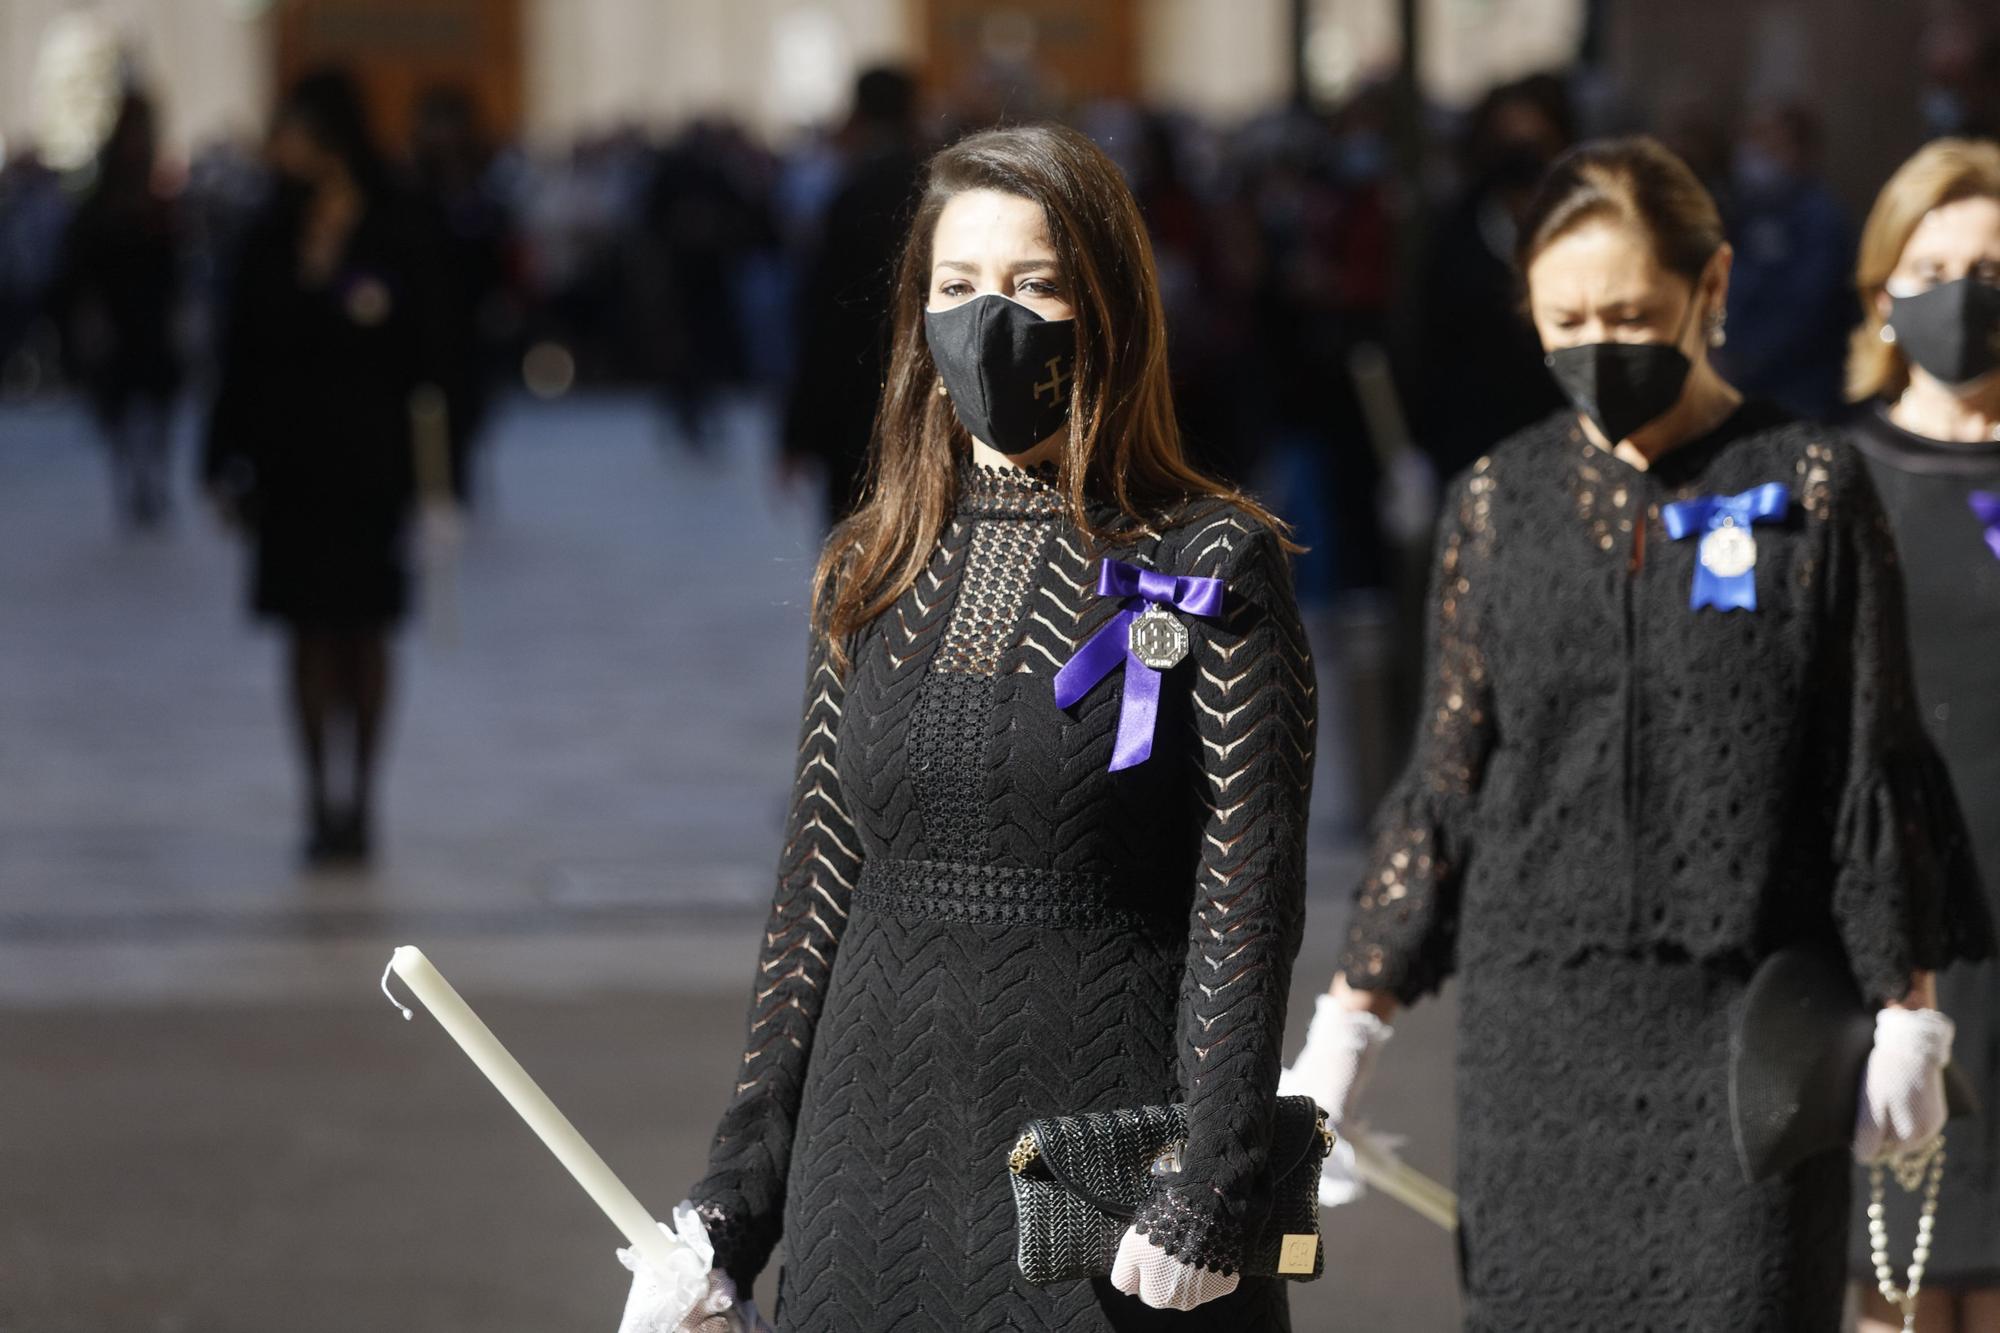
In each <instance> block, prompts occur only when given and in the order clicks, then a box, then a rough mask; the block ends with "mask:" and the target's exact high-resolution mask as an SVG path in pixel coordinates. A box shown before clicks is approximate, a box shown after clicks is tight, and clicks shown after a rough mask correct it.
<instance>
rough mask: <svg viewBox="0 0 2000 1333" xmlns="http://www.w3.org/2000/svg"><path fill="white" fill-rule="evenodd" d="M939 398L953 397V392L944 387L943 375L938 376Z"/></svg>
mask: <svg viewBox="0 0 2000 1333" xmlns="http://www.w3.org/2000/svg"><path fill="white" fill-rule="evenodd" d="M938 397H940V398H949V397H951V390H950V389H947V388H945V387H944V376H942V375H940V376H938Z"/></svg>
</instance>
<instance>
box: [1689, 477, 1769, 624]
mask: <svg viewBox="0 0 2000 1333" xmlns="http://www.w3.org/2000/svg"><path fill="white" fill-rule="evenodd" d="M1791 505H1792V493H1791V490H1790V489H1789V488H1788V487H1787V486H1786V485H1785V483H1784V482H1782V481H1767V482H1765V483H1764V484H1763V485H1762V486H1753V487H1751V488H1750V489H1749V490H1747V491H1743V492H1740V493H1738V494H1736V495H1704V496H1700V497H1698V498H1696V499H1693V500H1677V501H1675V502H1674V503H1673V504H1670V505H1662V506H1661V507H1660V518H1661V519H1662V520H1663V521H1664V522H1665V523H1666V525H1667V535H1668V536H1669V537H1672V538H1673V539H1674V540H1675V541H1679V540H1681V538H1683V537H1698V538H1701V539H1704V540H1705V539H1706V538H1707V537H1708V535H1709V534H1710V533H1712V532H1715V531H1717V530H1718V529H1721V528H1729V527H1737V528H1742V529H1743V531H1744V535H1745V537H1746V538H1747V537H1748V535H1749V531H1750V525H1751V524H1753V523H1775V522H1777V521H1778V520H1779V519H1782V518H1783V517H1784V516H1785V514H1786V513H1787V512H1788V511H1789V510H1790V509H1791ZM1688 606H1689V608H1690V609H1692V610H1697V611H1698V610H1700V609H1701V608H1702V607H1704V606H1712V607H1715V608H1716V609H1717V610H1719V611H1733V610H1736V609H1737V608H1739V607H1740V608H1742V609H1743V610H1745V611H1755V610H1756V609H1757V566H1756V565H1755V564H1754V563H1753V564H1752V565H1751V566H1750V568H1748V569H1746V570H1744V571H1743V572H1742V573H1740V574H1718V573H1717V572H1716V571H1715V570H1713V569H1710V568H1709V567H1708V565H1707V564H1706V563H1705V562H1704V561H1701V560H1696V561H1695V566H1694V587H1693V588H1692V589H1691V590H1690V591H1689V593H1688Z"/></svg>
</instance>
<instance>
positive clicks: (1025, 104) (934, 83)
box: [923, 0, 1139, 115]
mask: <svg viewBox="0 0 2000 1333" xmlns="http://www.w3.org/2000/svg"><path fill="white" fill-rule="evenodd" d="M923 32H924V34H925V47H926V49H925V53H924V54H925V75H926V77H925V82H926V83H927V84H928V85H929V86H930V87H932V88H938V89H949V90H952V91H953V92H955V93H957V94H959V95H961V96H967V95H969V96H970V97H971V98H972V99H973V100H974V101H975V102H977V101H979V100H981V99H994V100H998V101H1001V102H1005V103H1008V105H1006V106H1004V107H1003V108H1002V109H1003V110H1005V111H1008V112H1012V113H1014V114H1016V115H1019V114H1021V113H1023V112H1027V113H1033V112H1036V111H1039V110H1043V109H1045V108H1047V107H1050V106H1062V105H1073V104H1075V103H1078V102H1087V101H1090V100H1093V99H1095V98H1116V99H1120V100H1131V99H1134V98H1136V97H1137V96H1138V95H1139V30H1138V4H1137V0H1008V2H1007V3H995V0H924V21H923Z"/></svg>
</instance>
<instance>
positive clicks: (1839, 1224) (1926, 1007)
mask: <svg viewBox="0 0 2000 1333" xmlns="http://www.w3.org/2000/svg"><path fill="white" fill-rule="evenodd" d="M1517 255H1518V258H1517V264H1518V266H1519V268H1520V271H1521V272H1522V273H1523V275H1524V277H1525V283H1526V288H1527V293H1528V301H1529V310H1530V314H1531V316H1532V318H1533V320H1534V326H1535V329H1536V331H1537V334H1538V336H1539V338H1540V340H1541V342H1542V344H1543V346H1544V347H1545V348H1546V349H1547V354H1548V357H1549V363H1550V367H1551V369H1552V372H1553V374H1554V377H1555V378H1556V380H1557V381H1558V382H1559V383H1560V384H1561V385H1562V386H1563V389H1564V392H1565V393H1566V395H1567V396H1568V397H1569V398H1570V401H1571V404H1572V405H1571V406H1570V407H1568V408H1567V409H1564V410H1559V411H1558V412H1556V413H1554V414H1552V415H1551V416H1549V417H1548V418H1547V419H1546V420H1544V421H1542V422H1541V423H1539V424H1537V425H1535V426H1532V427H1530V428H1529V429H1527V430H1525V431H1522V432H1520V433H1519V434H1517V435H1515V436H1513V437H1511V438H1510V439H1508V440H1506V441H1505V442H1503V443H1502V444H1501V445H1499V447H1498V448H1496V449H1494V450H1493V451H1492V452H1491V453H1489V454H1487V455H1486V456H1485V457H1483V458H1481V459H1480V460H1478V461H1477V462H1475V463H1474V464H1473V465H1472V466H1471V467H1470V468H1469V469H1468V470H1467V471H1465V472H1464V473H1462V474H1461V475H1460V476H1459V478H1458V479H1457V480H1456V482H1455V483H1454V485H1453V487H1452V492H1451V497H1450V502H1449V504H1448V506H1447V509H1446V514H1445V520H1444V523H1443V527H1442V530H1441V532H1440V534H1439V541H1438V560H1437V564H1436V566H1435V572H1434V575H1433V582H1432V593H1431V640H1430V653H1429V662H1428V673H1427V674H1428V681H1427V689H1428V693H1427V697H1426V702H1425V706H1424V708H1423V710H1422V712H1421V715H1420V716H1421V722H1420V725H1419V727H1418V731H1417V738H1416V742H1415V752H1414V754H1413V756H1412V758H1411V761H1410V763H1409V766H1408V768H1407V769H1406V771H1405V774H1404V777H1403V780H1402V782H1401V783H1400V784H1399V786H1398V787H1397V789H1396V790H1395V791H1394V792H1393V793H1392V794H1391V796H1390V798H1389V800H1387V801H1386V802H1385V803H1384V804H1383V806H1382V808H1381V810H1380V811H1379V813H1378V816H1377V821H1376V826H1375V840H1374V844H1373V848H1372V851H1371V852H1370V854H1369V857H1368V862H1367V870H1366V874H1365V876H1364V879H1363V882H1362V887H1361V889H1360V890H1359V893H1358V895H1357V898H1356V903H1355V908H1354V912H1353V916H1352V918H1351V923H1350V927H1349V934H1348V940H1347V946H1346V949H1345V952H1344V953H1343V954H1342V956H1341V962H1340V970H1339V973H1338V975H1337V976H1336V977H1335V980H1334V985H1333V988H1332V990H1331V991H1330V992H1329V994H1327V995H1325V996H1323V997H1321V999H1320V1000H1319V1002H1318V1012H1317V1013H1316V1014H1315V1015H1314V1018H1313V1021H1312V1024H1311V1026H1310V1028H1309V1030H1308V1035H1307V1038H1306V1044H1305V1049H1304V1051H1303V1052H1302V1053H1301V1054H1300V1056H1299V1059H1298V1061H1297V1063H1296V1064H1295V1065H1294V1067H1293V1069H1292V1071H1291V1072H1290V1073H1289V1075H1288V1087H1290V1089H1291V1090H1293V1091H1298V1092H1309V1093H1310V1094H1311V1095H1312V1096H1313V1097H1315V1098H1316V1099H1317V1100H1318V1101H1319V1102H1320V1104H1321V1105H1322V1106H1325V1107H1327V1108H1328V1110H1329V1111H1330V1112H1331V1113H1332V1114H1333V1115H1334V1117H1335V1118H1336V1119H1346V1118H1348V1117H1349V1115H1350V1113H1351V1107H1352V1104H1353V1102H1354V1100H1355V1098H1356V1095H1357V1093H1358V1091H1359V1089H1360V1087H1361V1085H1362V1082H1363V1076H1364V1075H1365V1073H1366V1070H1367V1066H1368V1063H1369V1061H1370V1060H1371V1059H1372V1055H1373V1052H1375V1051H1376V1050H1377V1049H1378V1048H1379V1047H1380V1046H1381V1044H1382V1043H1383V1041H1384V1040H1386V1039H1387V1037H1388V1035H1389V1030H1388V1027H1387V1025H1386V1022H1385V1020H1386V1019H1387V1018H1389V1017H1390V1016H1392V1015H1393V1013H1394V1011H1395V1010H1396V1008H1397V1006H1398V1005H1401V1004H1408V1003H1410V1002H1412V1001H1415V1000H1417V999H1418V998H1419V997H1421V996H1423V995H1426V994H1428V993H1430V992H1431V991H1433V990H1435V989H1437V988H1438V987H1439V986H1440V985H1441V984H1442V983H1443V982H1444V980H1445V978H1446V977H1447V976H1454V975H1455V976H1456V977H1457V979H1458V983H1459V991H1458V1011H1459V1038H1458V1062H1459V1064H1458V1099H1459V1109H1458V1124H1459V1131H1458V1139H1457V1143H1458V1196H1459V1213H1458V1224H1459V1225H1458V1232H1459V1235H1458V1241H1459V1247H1460V1255H1461V1270H1460V1274H1461V1280H1462V1282H1463V1284H1464V1288H1465V1323H1466V1327H1467V1328H1469V1329H1478V1330H1494V1331H1496V1333H1497V1331H1498V1330H1518V1329H1613V1328H1676V1329H1680V1328H1702V1329H1725V1328H1726V1329H1729V1330H1732V1333H1781V1331H1796V1333H1805V1331H1806V1330H1814V1331H1815V1333H1817V1331H1818V1330H1827V1329H1834V1328H1838V1327H1839V1324H1840V1319H1841V1307H1842V1302H1843V1299H1844V1296H1845V1291H1844V1285H1845V1284H1844V1267H1845V1265H1844V1262H1843V1255H1844V1251H1845V1245H1846V1228H1847V1206H1848V1185H1849V1171H1850V1168H1851V1160H1850V1157H1849V1154H1848V1153H1847V1152H1846V1151H1844V1150H1843V1149H1841V1148H1839V1147H1833V1148H1830V1149H1828V1150H1826V1151H1821V1152H1818V1153H1817V1154H1815V1155H1813V1156H1811V1157H1809V1158H1807V1159H1806V1160H1804V1161H1803V1162H1801V1163H1800V1164H1799V1165H1797V1166H1795V1167H1793V1168H1792V1169H1791V1170H1790V1171H1788V1172H1786V1173H1784V1174H1783V1175H1782V1176H1779V1177H1775V1178H1772V1179H1768V1180H1765V1181H1763V1182H1762V1183H1759V1184H1755V1185H1752V1184H1748V1183H1746V1182H1745V1179H1744V1175H1743V1171H1742V1167H1741V1166H1740V1165H1739V1161H1738V1156H1737V1152H1736V1148H1735V1145H1734V1143H1733V1141H1732V1135H1731V1133H1730V1129H1729V1114H1730V1107H1731V1092H1730V1088H1731V1082H1730V1051H1731V1044H1732V1022H1733V1018H1734V1015H1735V1014H1736V1013H1737V1012H1738V1011H1739V1010H1740V1009H1741V1008H1742V1006H1743V1000H1744V994H1745V989H1746V984H1747V981H1748V979H1749V977H1750V975H1751V974H1752V971H1753V970H1754V968H1755V967H1756V965H1757V964H1758V963H1759V962H1760V961H1762V960H1763V959H1765V958H1767V957H1768V956H1770V954H1771V953H1772V952H1774V951H1775V950H1778V949H1780V948H1783V947H1786V946H1790V945H1795V944H1807V943H1812V944H1818V945H1822V946H1823V947H1826V948H1828V949H1830V950H1837V951H1843V952H1844V958H1845V966H1846V967H1847V968H1848V969H1849V970H1851V972H1852V974H1853V976H1854V978H1855V980H1856V981H1857V982H1858V987H1857V988H1858V989H1859V990H1860V991H1861V992H1862V993H1864V994H1866V995H1868V996H1870V997H1872V998H1873V999H1874V1000H1875V1001H1876V1002H1878V1003H1880V1004H1883V1005H1885V1006H1887V1010H1888V1012H1887V1013H1885V1016H1884V1018H1883V1019H1882V1020H1878V1023H1877V1027H1876V1037H1875V1044H1874V1049H1873V1052H1872V1054H1871V1055H1870V1057H1869V1061H1870V1074H1869V1085H1870V1087H1871V1089H1881V1088H1883V1087H1884V1085H1886V1084H1889V1083H1891V1082H1895V1081H1897V1080H1898V1079H1900V1083H1899V1084H1898V1086H1897V1087H1896V1088H1895V1089H1894V1090H1893V1092H1884V1093H1883V1094H1882V1095H1880V1096H1871V1098H1870V1099H1868V1100H1867V1101H1866V1102H1865V1104H1864V1108H1863V1115H1862V1117H1861V1121H1862V1123H1861V1124H1860V1125H1859V1126H1857V1127H1856V1128H1855V1131H1854V1151H1855V1152H1856V1153H1866V1154H1869V1155H1873V1154H1875V1153H1877V1152H1880V1151H1883V1150H1884V1149H1885V1147H1886V1148H1888V1149H1900V1148H1904V1147H1915V1146H1918V1145H1920V1144H1922V1143H1924V1142H1926V1141H1928V1140H1929V1139H1930V1138H1932V1137H1934V1136H1935V1135H1936V1133H1937V1131H1938V1130H1939V1129H1940V1128H1941V1127H1942V1124H1943V1119H1944V1111H1943V1105H1942V1094H1941V1091H1940V1090H1939V1087H1940V1068H1941V1066H1942V1064H1943V1062H1944V1055H1945V1053H1947V1052H1948V1050H1949V1044H1950V1043H1949V1020H1947V1019H1945V1018H1944V1017H1943V1016H1942V1015H1940V1014H1939V1013H1937V1012H1936V1008H1935V1003H1936V1002H1935V996H1934V994H1933V984H1934V983H1933V978H1932V973H1933V970H1934V969H1936V968H1938V967H1940V966H1942V965H1943V964H1945V963H1946V962H1948V961H1950V960H1951V959H1952V957H1953V956H1954V954H1964V953H1972V954H1975V955H1976V954H1979V953H1982V952H1990V950H1991V947H1992V941H1991V932H1990V923H1989V922H1988V920H1987V915H1986V913H1985V910H1984V904H1983V903H1982V902H1980V901H1979V899H1978V897H1977V886H1976V884H1974V883H1973V882H1972V877H1971V876H1970V874H1969V872H1967V871H1965V866H1964V857H1963V845H1964V840H1965V832H1964V828H1963V825H1962V823H1961V821H1960V820H1959V818H1958V815H1957V811H1956V809H1955V807H1954V806H1953V804H1952V800H1951V793H1950V789H1949V786H1948V784H1947V783H1946V781H1945V779H1944V776H1943V774H1942V771H1941V770H1940V769H1939V768H1938V766H1937V764H1936V762H1935V758H1934V756H1933V754H1932V752H1931V750H1930V748H1929V746H1928V744H1927V742H1926V740H1925V737H1924V733H1923V727H1922V723H1921V722H1920V720H1919V719H1918V717H1917V714H1916V706H1915V700H1914V696H1913V694H1912V689H1911V682H1910V679H1909V676H1908V672H1907V669H1906V666H1905V663H1906V661H1907V653H1906V648H1905V645H1904V640H1903V618H1902V605H1901V592H1902V589H1901V586H1900V582H1899V580H1898V579H1897V577H1896V568H1895V564H1894V560H1893V555H1892V553H1891V551H1890V550H1889V548H1888V546H1887V545H1886V544H1885V543H1883V542H1882V541H1881V540H1880V538H1879V526H1880V521H1881V509H1880V505H1879V503H1878V501H1877V500H1876V497H1875V492H1874V490H1873V488H1872V487H1871V486H1870V485H1869V482H1868V477H1867V474H1866V472H1865V471H1864V470H1863V468H1862V467H1861V465H1860V462H1859V461H1858V459H1856V458H1855V457H1854V456H1853V455H1852V453H1851V452H1850V451H1848V450H1844V449H1840V448H1836V447H1833V446H1832V445H1831V443H1830V442H1829V436H1828V435H1827V434H1826V433H1825V432H1824V431H1823V430H1822V429H1820V428H1817V427H1811V426H1806V425H1802V424H1799V423H1797V422H1795V421H1793V420H1791V419H1789V418H1787V417H1786V416H1784V415H1783V414H1782V413H1781V412H1779V411H1778V410H1777V409H1775V408H1772V407H1769V406H1764V405H1757V404H1750V403H1746V402H1744V400H1743V398H1742V395H1741V394H1740V393H1738V392H1737V391H1736V389H1735V388H1733V387H1732V386H1731V385H1730V384H1729V383H1728V382H1726V381H1725V380H1723V379H1722V377H1721V376H1720V375H1719V374H1718V373H1717V372H1716V370H1715V368H1714V366H1713V364H1712V363H1711V362H1710V361H1709V358H1708V350H1709V345H1710V340H1711V334H1712V332H1713V331H1714V330H1715V329H1716V328H1717V327H1718V325H1719V324H1720V322H1721V319H1722V313H1723V310H1724V309H1725V303H1726V300H1727V292H1728V284H1729V268H1730V253H1729V248H1728V246H1727V245H1726V244H1725V243H1724V240H1723V232H1722V223H1721V219H1720V216H1719V215H1718V213H1717V210H1716V208H1715V205H1714V203H1713V201H1712V200H1711V198H1710V196H1709V195H1708V193H1707V191H1706V190H1704V189H1703V188H1702V186H1701V184H1700V183H1699V181H1697V180H1696V178H1695V177H1694V175H1693V173H1692V172H1690V171H1689V170H1688V168H1687V167H1686V166H1685V165H1684V164H1683V163H1681V162H1680V160H1679V159H1677V158H1675V157H1673V156H1672V155H1671V154H1669V153H1668V152H1667V151H1666V150H1665V149H1664V148H1663V147H1661V146H1660V145H1659V144H1658V143H1656V142H1654V141H1652V140H1647V139H1625V140H1609V141H1601V142H1595V143H1587V144H1584V145H1582V146H1580V147H1578V148H1576V149H1575V150H1573V151H1572V152H1570V153H1568V154H1566V155H1565V156H1563V157H1562V158H1560V159H1558V160H1557V162H1556V163H1555V165H1554V166H1553V167H1552V168H1551V170H1550V173H1549V175H1548V178H1547V179H1546V180H1545V181H1544V182H1543V184H1542V185H1541V186H1540V188H1539V189H1538V191H1537V192H1536V194H1535V196H1534V197H1533V199H1532V200H1531V201H1530V203H1529V205H1528V207H1527V209H1526V211H1525V212H1524V213H1523V215H1522V219H1521V226H1520V230H1519V239H1518V241H1517ZM1739 515H1740V516H1741V517H1740V519H1739V517H1738V516H1739ZM1843 1114H1849V1113H1847V1112H1845V1111H1843ZM1847 1123H1850V1124H1851V1123H1853V1122H1852V1121H1849V1122H1847Z"/></svg>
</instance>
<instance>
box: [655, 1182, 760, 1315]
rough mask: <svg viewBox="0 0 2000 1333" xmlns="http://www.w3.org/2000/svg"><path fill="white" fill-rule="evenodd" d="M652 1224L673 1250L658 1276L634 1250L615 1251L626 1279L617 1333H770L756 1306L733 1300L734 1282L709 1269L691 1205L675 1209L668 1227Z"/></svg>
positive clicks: (708, 1249) (709, 1248) (708, 1247)
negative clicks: (629, 1279)
mask: <svg viewBox="0 0 2000 1333" xmlns="http://www.w3.org/2000/svg"><path fill="white" fill-rule="evenodd" d="M654 1225H656V1226H658V1227H659V1228H660V1231H661V1232H662V1233H663V1234H665V1235H666V1236H667V1237H669V1238H670V1239H671V1240H673V1241H674V1242H675V1245H674V1248H673V1249H672V1251H670V1252H669V1253H668V1254H667V1256H666V1257H664V1258H663V1259H662V1261H661V1262H662V1263H663V1264H664V1265H665V1269H664V1271H663V1270H662V1269H661V1268H659V1267H656V1266H655V1265H653V1264H649V1263H647V1262H646V1261H645V1260H644V1259H642V1258H641V1257H640V1256H639V1253H638V1250H637V1248H636V1247H635V1248H633V1249H629V1250H620V1251H618V1262H619V1263H621V1264H623V1265H625V1267H626V1269H627V1270H628V1271H630V1273H631V1274H632V1290H631V1292H630V1294H628V1295H627V1296H626V1298H625V1317H624V1318H623V1319H622V1320H620V1321H619V1324H618V1333H770V1325H768V1324H766V1323H765V1322H764V1320H763V1318H762V1316H760V1315H759V1314H758V1313H757V1307H756V1306H755V1305H754V1304H752V1303H751V1301H750V1300H749V1299H748V1298H747V1297H738V1296H737V1294H736V1283H735V1282H733V1281H731V1280H730V1277H729V1274H727V1273H725V1272H724V1271H723V1270H722V1269H720V1268H718V1267H716V1266H715V1247H714V1246H713V1245H712V1244H711V1243H710V1241H709V1239H708V1228H707V1227H706V1226H705V1225H704V1224H703V1223H702V1220H701V1215H700V1213H699V1212H698V1211H697V1210H696V1208H695V1206H694V1205H693V1204H692V1203H690V1202H689V1201H687V1200H685V1199H683V1200H682V1201H681V1202H680V1203H679V1204H677V1205H675V1207H674V1220H673V1223H672V1224H671V1225H669V1224H668V1223H665V1222H658V1223H655V1224H654ZM690 1303H692V1308H690Z"/></svg>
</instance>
